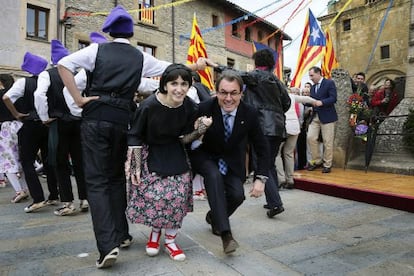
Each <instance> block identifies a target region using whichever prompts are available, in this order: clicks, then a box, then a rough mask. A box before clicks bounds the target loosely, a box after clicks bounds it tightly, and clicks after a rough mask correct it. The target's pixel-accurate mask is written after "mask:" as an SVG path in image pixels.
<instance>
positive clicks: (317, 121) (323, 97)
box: [307, 66, 338, 173]
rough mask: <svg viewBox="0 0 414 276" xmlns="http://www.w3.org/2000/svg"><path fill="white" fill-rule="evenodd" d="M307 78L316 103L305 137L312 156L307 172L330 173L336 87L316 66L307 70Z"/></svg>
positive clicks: (335, 118)
mask: <svg viewBox="0 0 414 276" xmlns="http://www.w3.org/2000/svg"><path fill="white" fill-rule="evenodd" d="M309 78H310V79H311V81H312V82H313V86H312V88H311V94H310V96H311V97H312V98H314V99H316V100H317V101H316V104H315V105H316V106H315V107H314V108H313V118H312V122H311V124H310V125H309V129H308V135H307V141H308V144H309V147H310V150H311V155H312V161H311V164H310V166H309V167H308V170H309V171H313V170H315V169H316V168H320V167H323V169H322V173H330V172H331V167H332V159H333V145H334V138H335V122H336V121H337V120H338V115H337V113H336V110H335V103H336V86H335V82H334V81H333V80H331V79H325V78H324V77H322V71H321V68H319V67H317V66H314V67H312V68H311V69H310V70H309ZM320 132H321V133H322V139H323V148H324V150H323V158H321V153H320V150H319V142H318V137H319V133H320Z"/></svg>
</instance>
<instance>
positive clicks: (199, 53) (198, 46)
mask: <svg viewBox="0 0 414 276" xmlns="http://www.w3.org/2000/svg"><path fill="white" fill-rule="evenodd" d="M200 57H205V58H207V49H206V46H205V45H204V41H203V38H202V37H201V32H200V29H199V28H198V24H197V19H196V15H195V14H194V18H193V27H192V29H191V37H190V47H189V48H188V54H187V64H193V63H196V62H197V59H198V58H200ZM198 74H199V75H200V78H201V83H202V84H204V85H205V86H207V87H208V88H209V89H210V90H214V84H213V80H212V77H211V72H210V68H209V67H206V69H205V70H202V71H201V70H200V71H198Z"/></svg>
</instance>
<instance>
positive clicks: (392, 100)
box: [371, 79, 398, 115]
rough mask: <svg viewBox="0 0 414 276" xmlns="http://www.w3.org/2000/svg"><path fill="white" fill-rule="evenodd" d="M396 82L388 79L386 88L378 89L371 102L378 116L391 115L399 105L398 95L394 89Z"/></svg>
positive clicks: (385, 83)
mask: <svg viewBox="0 0 414 276" xmlns="http://www.w3.org/2000/svg"><path fill="white" fill-rule="evenodd" d="M394 86H395V85H394V81H393V80H391V79H386V80H385V82H384V86H383V87H381V88H380V89H378V90H377V91H376V92H375V93H374V95H373V96H372V100H371V107H372V108H373V109H374V113H375V114H377V115H389V114H390V113H391V111H393V110H394V108H395V107H396V106H397V105H398V94H397V91H395V89H394Z"/></svg>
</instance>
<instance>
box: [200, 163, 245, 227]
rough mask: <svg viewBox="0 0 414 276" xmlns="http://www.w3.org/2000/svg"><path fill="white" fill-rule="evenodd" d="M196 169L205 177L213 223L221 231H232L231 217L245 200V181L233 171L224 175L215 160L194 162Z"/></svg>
mask: <svg viewBox="0 0 414 276" xmlns="http://www.w3.org/2000/svg"><path fill="white" fill-rule="evenodd" d="M194 169H195V170H196V171H197V173H199V174H200V175H201V176H203V177H204V185H205V187H206V192H207V199H208V203H209V205H210V209H211V217H212V220H213V224H214V226H215V227H216V229H218V230H219V231H220V232H224V231H230V230H231V228H230V222H229V217H230V216H231V215H232V214H233V213H234V211H236V209H237V208H238V207H239V206H240V205H241V204H242V203H243V201H244V200H245V196H244V188H243V183H242V181H241V179H240V178H238V177H237V176H234V175H233V174H232V173H231V171H230V170H229V172H228V173H227V175H222V174H221V173H220V172H219V170H218V164H217V162H215V161H214V160H205V161H204V162H202V163H201V164H194Z"/></svg>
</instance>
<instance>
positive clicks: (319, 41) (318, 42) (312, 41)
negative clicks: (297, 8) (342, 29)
mask: <svg viewBox="0 0 414 276" xmlns="http://www.w3.org/2000/svg"><path fill="white" fill-rule="evenodd" d="M309 32H310V34H309V42H308V45H309V46H325V45H326V38H325V36H324V34H323V33H322V30H321V28H320V27H319V25H318V22H317V21H316V19H315V17H314V16H313V14H312V11H311V10H309Z"/></svg>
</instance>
